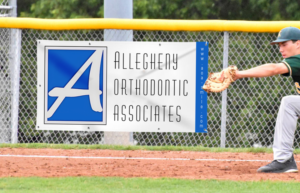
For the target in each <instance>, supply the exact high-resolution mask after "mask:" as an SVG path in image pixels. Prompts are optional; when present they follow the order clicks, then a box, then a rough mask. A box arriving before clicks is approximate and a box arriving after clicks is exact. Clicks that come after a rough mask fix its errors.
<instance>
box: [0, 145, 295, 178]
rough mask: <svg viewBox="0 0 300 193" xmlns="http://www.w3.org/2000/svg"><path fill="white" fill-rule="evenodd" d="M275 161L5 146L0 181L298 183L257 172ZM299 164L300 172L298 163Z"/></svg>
mask: <svg viewBox="0 0 300 193" xmlns="http://www.w3.org/2000/svg"><path fill="white" fill-rule="evenodd" d="M15 155H22V156H23V157H16V156H15ZM57 156H67V157H57ZM272 158H273V155H272V154H265V153H255V154H254V153H209V152H187V151H141V150H129V151H118V150H61V149H22V148H1V149H0V177H21V176H40V177H66V176H119V177H150V178H158V177H171V178H184V179H222V180H239V181H249V180H250V181H259V180H275V181H300V173H290V174H260V173H257V172H256V170H257V168H259V167H260V166H263V165H265V164H267V163H268V162H267V161H268V160H272ZM295 159H296V160H297V161H300V156H297V155H295ZM251 160H254V161H251ZM297 165H298V168H299V166H300V165H299V163H298V162H297Z"/></svg>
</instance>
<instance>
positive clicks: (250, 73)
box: [234, 63, 289, 80]
mask: <svg viewBox="0 0 300 193" xmlns="http://www.w3.org/2000/svg"><path fill="white" fill-rule="evenodd" d="M288 72H289V70H288V68H287V66H286V65H285V64H283V63H278V64H274V63H269V64H264V65H261V66H257V67H254V68H251V69H248V70H242V71H237V72H236V73H235V78H234V79H235V80H237V79H240V78H251V77H253V78H260V77H268V76H274V75H277V74H285V73H288Z"/></svg>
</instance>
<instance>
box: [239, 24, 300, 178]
mask: <svg viewBox="0 0 300 193" xmlns="http://www.w3.org/2000/svg"><path fill="white" fill-rule="evenodd" d="M271 44H272V45H274V44H277V45H278V48H279V51H280V53H281V55H282V57H283V60H282V61H281V62H280V63H277V64H275V63H269V64H264V65H261V66H258V67H255V68H251V69H249V70H243V71H236V73H235V77H234V80H237V79H240V78H246V77H256V78H259V77H268V76H274V75H277V74H280V75H283V76H291V77H292V78H293V80H294V83H295V86H296V90H297V92H298V93H299V94H300V30H299V29H298V28H295V27H287V28H284V29H282V30H281V31H280V32H279V34H278V37H277V39H276V40H275V41H273V42H271ZM299 116H300V95H291V96H285V97H283V98H282V100H281V104H280V108H279V112H278V115H277V120H276V126H275V134H274V142H273V152H274V160H273V161H272V162H271V163H269V164H267V165H265V166H262V167H261V168H259V169H258V170H257V171H258V172H266V173H285V172H298V169H297V165H296V162H295V159H294V156H293V148H292V146H293V141H294V133H295V129H296V127H297V119H298V117H299Z"/></svg>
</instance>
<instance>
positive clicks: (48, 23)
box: [0, 18, 300, 33]
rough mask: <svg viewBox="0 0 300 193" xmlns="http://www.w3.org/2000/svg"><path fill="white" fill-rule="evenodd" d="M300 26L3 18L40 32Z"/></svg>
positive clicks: (1, 24) (0, 24)
mask: <svg viewBox="0 0 300 193" xmlns="http://www.w3.org/2000/svg"><path fill="white" fill-rule="evenodd" d="M289 26H293V27H298V28H300V22H299V21H240V20H163V19H102V18H99V19H38V18H0V28H18V29H37V30H84V29H85V30H88V29H119V30H152V31H154V30H161V31H236V32H258V33H264V32H265V33H267V32H269V33H270V32H278V31H280V30H281V29H282V28H284V27H289Z"/></svg>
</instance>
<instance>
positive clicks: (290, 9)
mask: <svg viewBox="0 0 300 193" xmlns="http://www.w3.org/2000/svg"><path fill="white" fill-rule="evenodd" d="M17 3H18V16H19V17H34V18H103V17H104V5H103V4H104V1H103V0H84V1H83V0H18V2H17ZM299 8H300V1H298V0H285V1H281V0H171V1H161V0H133V17H134V18H145V19H228V20H299V18H300V12H299Z"/></svg>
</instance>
